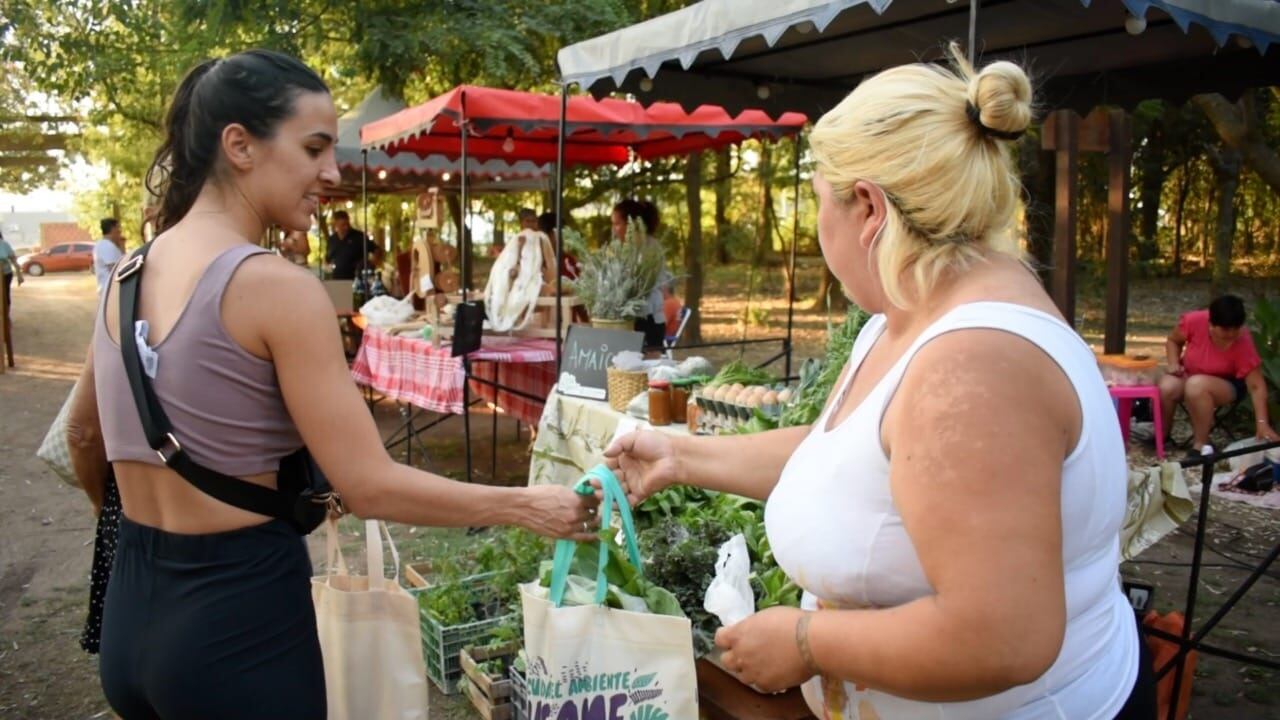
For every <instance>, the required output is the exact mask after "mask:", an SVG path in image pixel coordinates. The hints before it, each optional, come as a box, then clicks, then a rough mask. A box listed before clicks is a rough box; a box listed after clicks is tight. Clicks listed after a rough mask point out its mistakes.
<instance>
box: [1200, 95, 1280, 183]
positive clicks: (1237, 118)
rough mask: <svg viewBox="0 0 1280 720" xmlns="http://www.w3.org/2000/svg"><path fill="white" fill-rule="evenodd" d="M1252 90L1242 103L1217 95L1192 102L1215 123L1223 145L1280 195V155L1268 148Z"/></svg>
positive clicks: (1206, 96) (1214, 125)
mask: <svg viewBox="0 0 1280 720" xmlns="http://www.w3.org/2000/svg"><path fill="white" fill-rule="evenodd" d="M1253 92H1254V91H1253V90H1247V91H1245V94H1244V95H1243V96H1241V98H1240V102H1238V103H1232V102H1230V101H1229V100H1227V99H1226V98H1224V97H1222V96H1221V95H1219V94H1217V93H1210V94H1207V95H1196V96H1195V97H1193V98H1191V102H1193V103H1195V106H1196V107H1198V108H1200V110H1201V111H1203V112H1204V114H1205V115H1206V116H1207V117H1208V118H1209V122H1211V123H1213V127H1214V129H1215V130H1217V131H1218V135H1219V136H1220V137H1221V138H1222V141H1223V143H1225V144H1226V145H1227V146H1228V147H1230V148H1231V149H1233V150H1235V151H1236V152H1238V153H1239V154H1240V159H1241V160H1242V161H1243V162H1244V163H1245V164H1246V165H1248V166H1249V167H1250V168H1252V169H1253V171H1254V172H1255V173H1257V174H1258V177H1260V178H1262V181H1263V182H1265V183H1266V184H1267V185H1269V186H1271V190H1272V191H1273V192H1277V193H1280V154H1278V153H1277V152H1276V151H1275V149H1273V148H1272V147H1271V146H1269V145H1267V140H1266V137H1265V136H1264V135H1263V134H1262V129H1261V127H1260V123H1259V122H1258V113H1257V109H1256V107H1255V103H1254V99H1253Z"/></svg>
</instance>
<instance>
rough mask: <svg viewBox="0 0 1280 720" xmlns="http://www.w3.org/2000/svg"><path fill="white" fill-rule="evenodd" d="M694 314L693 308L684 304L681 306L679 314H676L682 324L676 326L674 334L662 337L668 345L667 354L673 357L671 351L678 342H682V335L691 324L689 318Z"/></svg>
mask: <svg viewBox="0 0 1280 720" xmlns="http://www.w3.org/2000/svg"><path fill="white" fill-rule="evenodd" d="M692 316H693V308H691V307H689V306H688V305H684V306H682V307H681V308H680V312H679V314H677V315H676V317H677V318H679V320H680V324H679V325H677V326H676V332H675V334H674V335H668V336H666V337H665V338H663V339H662V344H663V346H665V347H666V356H667V357H671V351H672V350H674V349H675V346H676V344H677V343H679V342H680V336H681V335H683V334H684V327H685V326H686V325H688V324H689V318H690V317H692Z"/></svg>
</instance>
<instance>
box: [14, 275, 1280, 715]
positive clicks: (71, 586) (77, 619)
mask: <svg viewBox="0 0 1280 720" xmlns="http://www.w3.org/2000/svg"><path fill="white" fill-rule="evenodd" d="M714 273H715V274H713V277H712V279H711V280H710V281H709V282H708V288H718V289H720V293H718V294H712V295H710V296H709V297H708V298H706V305H705V308H704V323H705V324H706V328H707V330H706V334H707V336H708V337H707V339H708V340H725V339H733V338H736V337H739V336H740V332H741V327H740V326H739V324H738V317H739V313H740V309H739V308H740V307H741V306H742V302H743V301H742V298H743V297H745V292H744V290H745V284H746V278H745V277H744V275H745V273H744V272H741V269H732V268H730V269H718V270H716V271H714ZM816 278H817V275H816V271H814V269H813V268H812V267H809V268H807V270H806V272H805V273H804V274H802V276H801V283H800V286H799V289H800V294H801V295H802V296H803V295H804V294H805V293H806V292H807V290H809V289H811V288H812V287H815V286H816V282H817V279H816ZM779 289H780V283H778V281H777V279H776V278H772V279H767V280H765V281H764V282H763V283H762V284H761V285H760V286H759V287H758V289H757V290H756V292H755V293H754V296H753V297H754V300H753V303H752V305H753V307H765V308H767V310H766V311H764V312H762V313H761V314H760V315H759V317H758V318H757V319H758V320H759V321H761V322H759V323H756V324H751V325H749V326H748V327H747V328H746V329H747V331H748V332H749V333H750V336H751V337H761V336H767V335H780V334H782V332H783V331H784V329H785V318H786V314H785V302H784V301H779V300H776V299H772V300H762V299H761V298H766V297H770V296H772V297H773V298H776V297H777V296H778V295H779V293H778V290H779ZM1084 295H1087V293H1082V296H1084ZM1203 295H1204V291H1203V288H1200V287H1199V286H1197V285H1195V284H1194V283H1192V284H1187V283H1182V284H1179V285H1177V286H1172V284H1171V283H1167V282H1166V283H1156V282H1151V283H1145V284H1144V283H1135V286H1134V288H1133V290H1132V291H1131V303H1132V308H1133V312H1132V316H1133V317H1134V320H1133V322H1132V324H1131V335H1132V336H1133V337H1134V339H1135V340H1136V341H1137V342H1135V343H1134V345H1135V346H1138V347H1145V348H1148V349H1158V348H1159V346H1160V343H1161V342H1162V338H1163V334H1164V332H1165V330H1164V329H1163V328H1167V327H1168V326H1169V325H1171V324H1172V322H1173V321H1174V318H1175V317H1176V312H1177V311H1179V310H1181V309H1184V308H1185V306H1186V305H1196V304H1199V303H1200V301H1201V298H1202V296H1203ZM94 298H95V293H94V282H93V277H92V276H91V275H89V274H83V273H76V274H61V275H53V276H48V277H44V278H33V279H32V280H31V281H30V282H28V283H27V284H26V285H24V286H23V287H21V288H18V289H16V290H15V293H14V304H15V307H14V313H13V316H14V325H15V335H16V340H15V345H16V351H17V364H18V367H17V368H16V369H14V370H10V371H9V372H8V373H7V374H4V375H0V438H3V444H2V445H0V718H15V719H16V718H31V719H36V718H39V719H42V720H43V719H49V720H64V719H80V718H100V717H101V718H106V717H110V713H109V712H108V710H107V706H106V703H105V701H104V700H103V698H102V695H101V691H100V688H99V686H98V681H97V668H96V658H93V657H90V656H87V655H85V654H84V653H83V652H81V651H80V649H79V646H78V644H77V639H78V636H79V632H80V627H81V623H82V622H83V618H84V608H85V605H86V596H87V593H88V590H87V585H88V569H89V562H90V558H91V551H92V538H93V522H92V518H91V516H90V513H89V509H88V503H87V501H86V500H85V498H84V497H83V495H82V494H81V493H80V491H79V490H77V489H75V488H71V487H67V486H65V485H63V484H62V483H61V482H59V481H58V480H57V479H56V478H55V476H54V475H53V474H52V473H51V472H50V471H49V470H47V468H46V467H45V466H44V464H43V463H42V462H41V461H40V460H38V459H37V458H36V457H35V455H34V452H35V449H36V447H37V446H38V445H39V443H40V440H41V438H43V436H44V433H45V430H46V429H47V428H48V426H49V423H50V422H51V421H52V420H53V418H54V416H55V415H56V413H57V411H58V408H59V407H60V405H61V403H62V401H63V399H64V398H65V396H66V394H67V392H68V391H69V390H70V388H71V384H72V383H73V382H74V379H75V377H76V376H77V374H78V372H79V368H80V365H81V362H82V360H83V357H84V350H85V348H86V346H87V343H88V338H89V332H90V328H91V324H92V319H93V311H94V306H95V303H94ZM1081 303H1082V313H1081V315H1082V319H1083V321H1084V323H1083V328H1084V333H1085V335H1086V337H1089V339H1090V340H1091V341H1094V340H1095V337H1091V335H1092V334H1093V333H1094V332H1095V331H1096V328H1097V327H1098V325H1099V324H1100V323H1099V321H1098V319H1097V318H1098V313H1097V306H1098V301H1097V299H1096V298H1095V299H1090V298H1089V297H1087V296H1085V297H1082V300H1081ZM825 327H826V315H825V312H824V311H822V310H801V311H800V312H798V314H797V333H796V348H797V353H796V354H797V357H799V358H803V357H808V356H813V355H819V354H820V353H821V348H822V345H823V341H824V340H823V339H824V336H825ZM778 348H780V345H777V344H775V345H772V346H768V347H765V346H761V347H755V348H753V349H752V350H751V351H750V352H749V353H748V357H749V358H750V359H753V360H757V361H760V360H763V359H764V358H766V357H768V356H770V355H772V354H773V353H775V352H777V349H778ZM708 354H709V355H713V356H716V357H715V359H717V360H724V359H727V357H728V356H730V355H731V354H732V353H731V352H729V351H720V352H716V353H708ZM375 415H376V417H377V419H378V422H379V424H380V426H382V428H383V429H384V432H390V430H391V429H392V428H393V427H394V426H395V424H396V423H397V422H398V420H399V415H398V413H397V411H396V410H395V408H394V407H393V406H390V405H389V404H388V403H382V404H381V405H379V406H378V409H377V410H376V413H375ZM490 427H491V426H490V422H489V418H488V417H485V416H483V415H480V416H479V417H477V418H475V420H473V430H474V432H475V438H476V443H475V447H476V449H477V467H478V477H480V478H481V479H485V478H487V477H488V463H489V455H488V449H489V447H490V445H489V443H490V441H491V437H490ZM1184 434H1185V432H1184ZM461 435H462V425H461V423H460V422H458V421H457V420H456V419H455V420H451V421H448V422H445V423H444V424H442V425H440V426H439V427H438V428H436V429H434V430H432V431H431V432H430V433H428V434H427V436H426V438H425V439H424V442H425V445H426V448H427V451H428V453H429V459H428V460H427V464H428V465H429V466H430V467H431V469H433V470H435V471H437V472H443V473H445V474H449V475H452V476H454V477H461V475H462V474H463V473H462V468H463V452H462V442H461ZM529 439H530V438H529V432H528V428H527V427H525V428H517V427H516V426H515V424H514V423H513V422H511V421H510V420H508V419H506V418H503V419H501V421H500V423H499V425H498V433H497V440H498V445H499V448H498V462H497V466H498V473H497V474H498V477H497V478H494V479H493V480H489V481H492V482H497V483H501V484H515V483H520V482H523V481H524V476H525V472H526V469H527V462H528V460H527V458H528V455H527V449H528V445H529ZM419 459H420V458H415V460H419ZM1149 461H1150V451H1149V450H1147V449H1144V448H1142V447H1141V446H1140V445H1135V446H1134V449H1133V456H1132V457H1131V463H1134V464H1142V463H1146V462H1149ZM1210 517H1211V518H1212V519H1213V521H1214V523H1213V525H1212V527H1211V533H1210V539H1211V542H1212V543H1213V545H1212V547H1213V550H1211V551H1209V552H1208V553H1207V554H1206V557H1205V561H1206V563H1208V564H1211V565H1212V566H1210V565H1206V569H1205V571H1204V573H1203V574H1202V577H1201V590H1200V602H1201V604H1200V609H1199V611H1198V618H1199V619H1200V620H1204V619H1207V617H1208V616H1209V615H1210V614H1211V613H1212V612H1213V610H1215V609H1216V607H1217V606H1218V605H1219V604H1221V602H1222V601H1223V600H1224V599H1225V598H1226V597H1227V596H1228V595H1229V594H1230V592H1231V590H1232V588H1234V586H1235V585H1236V584H1238V583H1239V582H1240V581H1242V580H1243V579H1244V578H1245V577H1246V573H1245V572H1243V571H1242V570H1241V568H1240V566H1239V563H1240V562H1252V561H1253V560H1254V559H1256V557H1257V556H1260V555H1262V554H1264V553H1266V552H1268V551H1269V549H1270V547H1271V546H1272V545H1273V544H1274V543H1275V542H1277V540H1278V539H1280V526H1278V525H1277V522H1276V520H1277V517H1276V513H1274V512H1266V511H1262V510H1257V509H1255V508H1252V507H1249V506H1245V505H1241V504H1237V503H1220V502H1219V501H1217V500H1216V499H1215V500H1214V501H1213V503H1212V509H1211V512H1210ZM1193 528H1194V525H1193V523H1188V524H1186V525H1184V527H1183V528H1182V529H1181V531H1180V532H1179V533H1175V534H1174V535H1173V536H1171V537H1170V538H1167V539H1166V540H1165V541H1163V542H1161V543H1159V544H1158V545H1157V546H1155V547H1154V548H1152V549H1150V550H1148V551H1147V552H1146V553H1145V554H1144V555H1143V556H1142V558H1140V560H1141V561H1142V562H1141V563H1134V564H1127V565H1126V566H1125V567H1124V569H1123V571H1124V574H1125V576H1126V577H1131V578H1134V579H1143V580H1145V581H1148V582H1151V583H1152V584H1154V585H1156V586H1157V591H1156V604H1157V606H1158V607H1159V608H1160V609H1162V610H1168V609H1171V608H1173V607H1177V606H1180V604H1181V601H1182V598H1183V596H1184V595H1185V592H1186V583H1187V569H1186V567H1185V566H1184V565H1182V564H1183V563H1187V562H1188V561H1189V560H1190V547H1191V538H1190V536H1189V535H1188V534H1187V533H1191V532H1193ZM348 529H349V530H350V529H354V528H352V527H348ZM458 533H459V531H431V530H416V529H415V530H410V529H408V528H397V529H396V535H397V536H398V537H400V538H401V539H402V540H403V541H406V542H403V544H404V545H405V546H406V547H407V549H408V551H409V552H408V555H409V557H407V558H405V559H406V560H413V559H414V556H415V555H426V554H429V553H430V552H432V550H431V548H432V547H433V546H438V545H439V544H440V543H449V542H456V541H457V540H458V537H457V536H458ZM410 538H413V540H410ZM347 539H348V540H350V539H353V538H351V537H348V538H347ZM317 557H318V555H317ZM1278 605H1280V568H1272V571H1271V576H1270V577H1264V578H1263V579H1262V580H1261V581H1260V582H1259V583H1258V584H1257V586H1255V587H1254V588H1253V590H1252V591H1251V593H1250V594H1249V595H1248V596H1246V598H1245V600H1244V602H1242V603H1241V604H1240V606H1239V607H1237V609H1236V610H1235V611H1234V612H1232V613H1231V614H1230V615H1228V616H1227V618H1226V619H1225V620H1224V622H1223V624H1222V625H1221V626H1220V627H1219V629H1218V630H1216V631H1215V632H1214V634H1213V635H1212V636H1211V640H1212V642H1213V643H1214V644H1216V645H1218V646H1221V647H1224V648H1228V649H1233V650H1237V651H1241V652H1250V653H1254V654H1261V655H1263V656H1266V657H1270V658H1271V659H1273V660H1274V659H1275V658H1277V657H1280V622H1277V620H1280V613H1278V612H1277V606H1278ZM1194 695H1195V697H1194V702H1193V717H1195V718H1241V719H1250V718H1259V719H1262V718H1266V719H1269V720H1280V676H1278V675H1277V674H1275V673H1270V672H1265V671H1259V670H1256V669H1252V668H1244V667H1243V666H1241V665H1239V664H1237V663H1235V662H1231V661H1227V660H1220V659H1216V658H1215V659H1205V658H1201V661H1200V669H1199V670H1198V671H1197V679H1196V682H1195V686H1194ZM472 715H473V714H472V713H470V712H469V711H468V710H467V707H466V705H465V702H464V701H460V700H458V699H456V698H450V699H444V698H441V697H434V698H433V716H434V717H442V718H463V717H469V716H472Z"/></svg>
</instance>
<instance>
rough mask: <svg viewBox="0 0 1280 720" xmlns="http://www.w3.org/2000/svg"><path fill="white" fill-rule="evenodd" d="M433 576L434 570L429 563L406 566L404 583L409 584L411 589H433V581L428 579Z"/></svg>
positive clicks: (406, 564)
mask: <svg viewBox="0 0 1280 720" xmlns="http://www.w3.org/2000/svg"><path fill="white" fill-rule="evenodd" d="M432 574H433V570H432V569H431V563H429V562H419V563H405V564H404V581H405V582H406V583H408V584H409V587H415V588H427V587H431V581H429V580H427V578H429V577H431V575H432Z"/></svg>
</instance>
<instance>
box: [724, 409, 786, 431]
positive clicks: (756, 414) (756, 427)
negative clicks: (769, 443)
mask: <svg viewBox="0 0 1280 720" xmlns="http://www.w3.org/2000/svg"><path fill="white" fill-rule="evenodd" d="M777 427H778V423H777V421H775V420H774V419H773V418H771V417H769V416H768V415H765V414H764V413H762V412H760V409H759V408H756V409H755V410H753V411H752V413H751V419H750V420H748V421H746V422H744V423H742V424H741V425H739V426H738V427H736V428H734V429H733V434H734V435H752V434H754V433H761V432H768V431H769V430H776V429H777Z"/></svg>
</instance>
